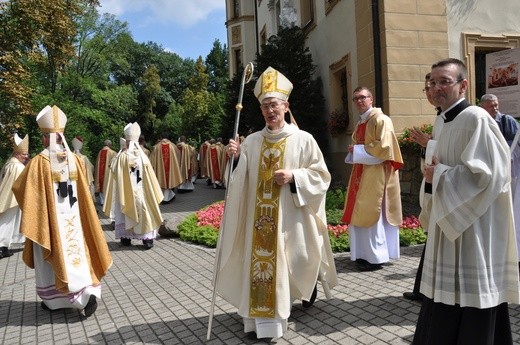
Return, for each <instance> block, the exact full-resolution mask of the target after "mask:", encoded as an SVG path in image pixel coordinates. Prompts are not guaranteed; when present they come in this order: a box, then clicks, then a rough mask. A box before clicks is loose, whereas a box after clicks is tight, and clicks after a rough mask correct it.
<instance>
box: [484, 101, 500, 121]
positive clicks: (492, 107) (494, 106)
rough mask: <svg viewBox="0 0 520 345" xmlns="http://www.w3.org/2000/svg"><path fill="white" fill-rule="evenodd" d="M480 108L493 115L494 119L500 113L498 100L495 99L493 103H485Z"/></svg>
mask: <svg viewBox="0 0 520 345" xmlns="http://www.w3.org/2000/svg"><path fill="white" fill-rule="evenodd" d="M480 106H481V107H482V108H484V109H486V111H487V112H488V113H489V115H491V117H492V118H495V117H496V116H497V113H498V100H496V99H494V100H491V101H485V102H482V104H480Z"/></svg>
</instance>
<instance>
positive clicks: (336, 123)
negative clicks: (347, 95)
mask: <svg viewBox="0 0 520 345" xmlns="http://www.w3.org/2000/svg"><path fill="white" fill-rule="evenodd" d="M327 127H328V128H329V132H330V134H331V135H338V134H340V133H343V132H344V131H345V130H346V129H347V127H348V114H347V112H346V111H345V110H338V109H336V110H334V111H333V112H331V113H330V114H329V121H328V123H327Z"/></svg>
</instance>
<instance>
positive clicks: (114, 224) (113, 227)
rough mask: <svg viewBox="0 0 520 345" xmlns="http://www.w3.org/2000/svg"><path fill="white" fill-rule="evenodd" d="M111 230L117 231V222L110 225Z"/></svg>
mask: <svg viewBox="0 0 520 345" xmlns="http://www.w3.org/2000/svg"><path fill="white" fill-rule="evenodd" d="M110 228H111V229H112V230H115V229H116V222H114V221H113V222H112V223H110Z"/></svg>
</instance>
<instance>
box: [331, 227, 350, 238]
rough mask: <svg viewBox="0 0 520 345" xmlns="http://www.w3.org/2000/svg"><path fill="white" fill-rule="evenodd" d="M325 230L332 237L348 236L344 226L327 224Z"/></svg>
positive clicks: (346, 228)
mask: <svg viewBox="0 0 520 345" xmlns="http://www.w3.org/2000/svg"><path fill="white" fill-rule="evenodd" d="M327 230H329V233H331V234H332V235H334V237H336V238H338V237H340V236H341V235H343V234H348V225H346V224H338V225H332V224H327Z"/></svg>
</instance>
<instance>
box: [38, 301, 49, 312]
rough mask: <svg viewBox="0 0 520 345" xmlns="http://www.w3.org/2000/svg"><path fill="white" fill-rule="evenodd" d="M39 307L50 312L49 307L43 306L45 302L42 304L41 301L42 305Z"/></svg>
mask: <svg viewBox="0 0 520 345" xmlns="http://www.w3.org/2000/svg"><path fill="white" fill-rule="evenodd" d="M40 306H41V307H42V309H43V310H47V311H51V309H50V308H49V307H47V304H45V302H43V301H42V303H40Z"/></svg>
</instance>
